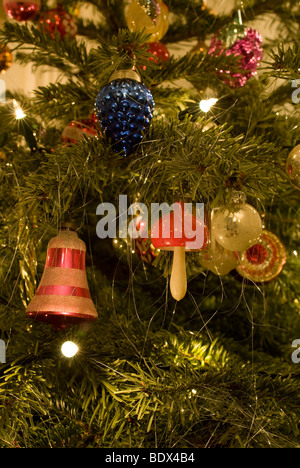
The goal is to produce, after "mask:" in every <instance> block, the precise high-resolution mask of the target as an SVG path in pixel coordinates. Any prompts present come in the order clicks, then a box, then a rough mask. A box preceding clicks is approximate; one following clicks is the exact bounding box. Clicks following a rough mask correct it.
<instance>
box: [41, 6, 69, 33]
mask: <svg viewBox="0 0 300 468" xmlns="http://www.w3.org/2000/svg"><path fill="white" fill-rule="evenodd" d="M40 23H41V24H42V26H43V29H44V31H45V32H46V33H48V34H50V35H51V37H52V38H53V39H55V35H56V34H57V33H59V34H60V35H61V38H62V39H65V38H70V37H71V38H74V37H75V36H76V34H77V24H76V21H75V19H74V18H73V16H72V15H70V14H69V13H67V12H66V11H64V10H63V9H62V8H61V7H58V8H54V9H53V10H49V11H46V12H45V13H44V14H43V15H42V16H41V18H40Z"/></svg>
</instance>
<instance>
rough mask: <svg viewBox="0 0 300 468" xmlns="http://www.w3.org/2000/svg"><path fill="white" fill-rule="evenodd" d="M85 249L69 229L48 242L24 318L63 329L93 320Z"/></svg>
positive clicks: (93, 314)
mask: <svg viewBox="0 0 300 468" xmlns="http://www.w3.org/2000/svg"><path fill="white" fill-rule="evenodd" d="M85 255H86V245H85V243H84V242H83V241H82V240H80V239H79V238H78V236H77V234H76V232H75V231H73V230H72V229H71V228H70V227H67V226H66V227H65V228H62V229H61V230H60V232H59V234H58V236H57V237H55V238H53V239H52V240H50V242H49V244H48V249H47V260H46V265H45V269H44V273H43V276H42V279H41V282H40V284H39V287H38V289H37V291H36V293H35V296H34V297H33V299H32V300H31V302H30V304H29V305H28V307H27V310H26V313H27V316H28V317H30V318H32V319H34V320H37V321H40V322H46V323H50V324H52V325H53V326H54V327H55V328H57V329H58V330H59V329H65V328H67V327H69V326H71V325H77V324H80V323H82V322H90V321H93V320H96V318H97V311H96V309H95V306H94V304H93V301H92V299H91V295H90V291H89V287H88V283H87V277H86V271H85Z"/></svg>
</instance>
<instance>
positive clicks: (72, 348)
mask: <svg viewBox="0 0 300 468" xmlns="http://www.w3.org/2000/svg"><path fill="white" fill-rule="evenodd" d="M61 352H62V354H63V355H64V356H65V357H67V358H71V357H73V356H75V354H77V352H78V346H77V345H76V344H75V343H73V341H66V342H65V343H64V344H63V345H62V347H61Z"/></svg>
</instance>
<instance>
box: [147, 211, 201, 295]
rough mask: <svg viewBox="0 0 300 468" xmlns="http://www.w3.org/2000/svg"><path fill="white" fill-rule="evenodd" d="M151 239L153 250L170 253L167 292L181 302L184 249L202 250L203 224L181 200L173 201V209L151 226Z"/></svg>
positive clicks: (183, 290) (184, 281)
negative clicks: (168, 288) (170, 269)
mask: <svg viewBox="0 0 300 468" xmlns="http://www.w3.org/2000/svg"><path fill="white" fill-rule="evenodd" d="M151 240H152V244H153V246H154V247H155V248H156V249H159V250H167V251H172V252H173V263H172V271H171V277H170V291H171V294H172V297H173V298H174V299H175V300H176V301H181V300H182V299H183V298H184V297H185V295H186V292H187V273H186V259H185V252H186V251H187V252H188V251H192V250H193V251H197V250H202V249H205V247H206V245H207V242H208V229H207V226H206V225H205V223H204V222H203V220H202V219H201V218H197V217H196V216H194V215H193V214H192V213H190V212H189V210H188V208H186V206H185V204H184V203H182V202H176V203H175V204H174V210H173V211H171V212H170V213H168V214H165V215H164V216H162V217H161V218H160V219H159V220H158V221H157V222H156V223H154V226H152V229H151Z"/></svg>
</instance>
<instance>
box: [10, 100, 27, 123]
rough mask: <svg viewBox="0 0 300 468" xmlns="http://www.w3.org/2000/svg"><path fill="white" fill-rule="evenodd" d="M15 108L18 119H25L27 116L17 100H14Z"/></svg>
mask: <svg viewBox="0 0 300 468" xmlns="http://www.w3.org/2000/svg"><path fill="white" fill-rule="evenodd" d="M13 106H14V112H15V117H16V119H17V120H20V119H24V117H26V114H25V113H24V112H23V110H22V109H21V107H20V104H19V103H18V102H17V101H16V100H15V99H14V100H13Z"/></svg>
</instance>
